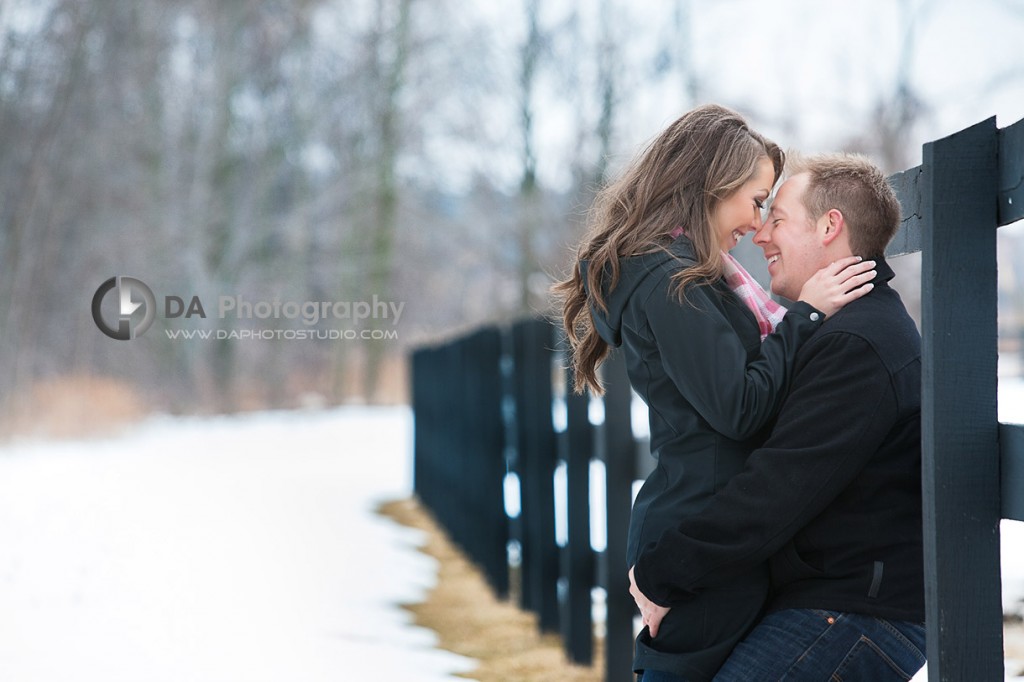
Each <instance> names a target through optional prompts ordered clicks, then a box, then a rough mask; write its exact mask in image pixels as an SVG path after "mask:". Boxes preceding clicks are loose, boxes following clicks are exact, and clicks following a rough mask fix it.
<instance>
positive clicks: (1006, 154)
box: [999, 118, 1024, 226]
mask: <svg viewBox="0 0 1024 682" xmlns="http://www.w3.org/2000/svg"><path fill="white" fill-rule="evenodd" d="M1022 218H1024V118H1022V119H1021V120H1019V121H1017V122H1016V123H1014V124H1013V125H1011V126H1008V127H1006V128H1003V129H1002V130H1000V131H999V225H1000V226H1002V225H1009V224H1010V223H1012V222H1015V221H1017V220H1021V219H1022Z"/></svg>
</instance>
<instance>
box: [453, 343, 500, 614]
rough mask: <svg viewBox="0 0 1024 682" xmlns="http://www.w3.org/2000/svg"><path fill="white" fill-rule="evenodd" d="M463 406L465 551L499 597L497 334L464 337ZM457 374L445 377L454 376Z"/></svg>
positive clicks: (458, 416) (461, 415)
mask: <svg viewBox="0 0 1024 682" xmlns="http://www.w3.org/2000/svg"><path fill="white" fill-rule="evenodd" d="M464 344H465V346H464V351H463V376H462V381H463V397H462V405H463V407H464V411H463V412H462V413H461V414H458V413H457V414H456V415H455V417H456V418H457V419H460V421H461V422H462V423H463V425H464V428H465V429H466V437H465V440H464V447H465V448H466V452H465V453H464V457H465V466H466V469H467V474H468V476H467V478H466V479H465V480H464V481H463V482H462V486H463V487H465V488H468V490H467V495H468V502H469V506H468V507H467V508H465V509H463V510H462V516H463V517H464V518H465V519H466V521H467V522H468V523H469V524H470V526H471V528H470V531H469V539H468V540H467V542H468V543H469V547H467V549H468V550H469V554H470V556H471V557H472V558H473V560H474V561H476V563H477V564H478V565H479V566H480V567H481V568H482V569H483V571H484V574H485V575H486V577H487V580H488V582H489V583H490V585H491V587H492V588H493V589H494V591H495V593H496V594H497V595H498V596H499V597H502V598H504V597H506V596H508V555H507V545H508V518H507V517H506V516H505V505H504V501H503V497H502V485H503V482H504V478H505V457H504V455H505V453H504V447H505V428H504V423H503V421H502V415H501V366H500V363H501V333H500V332H499V331H498V330H497V329H496V328H494V327H487V328H484V329H481V330H479V331H477V332H475V333H473V334H471V335H470V336H469V337H467V338H466V339H465V341H464ZM457 379H458V377H451V378H450V379H449V380H451V381H456V380H457Z"/></svg>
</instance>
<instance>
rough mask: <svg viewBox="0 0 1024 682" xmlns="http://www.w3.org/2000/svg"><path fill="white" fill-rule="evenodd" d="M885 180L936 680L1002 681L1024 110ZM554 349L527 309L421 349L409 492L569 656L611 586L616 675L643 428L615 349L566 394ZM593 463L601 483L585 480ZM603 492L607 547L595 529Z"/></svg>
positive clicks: (1015, 495) (1017, 484)
mask: <svg viewBox="0 0 1024 682" xmlns="http://www.w3.org/2000/svg"><path fill="white" fill-rule="evenodd" d="M890 181H891V182H892V184H893V186H894V187H895V188H896V190H897V194H898V196H899V198H900V203H901V205H902V208H903V216H904V218H903V225H902V227H901V228H900V231H899V233H898V234H897V237H896V239H894V240H893V243H892V244H891V245H890V248H889V252H888V255H889V256H899V255H903V254H908V253H914V252H918V251H920V252H921V253H922V282H921V296H922V319H923V322H922V330H921V332H922V350H923V375H922V444H923V457H924V458H923V472H922V474H923V476H922V478H923V486H924V536H925V575H926V606H927V618H928V671H929V680H930V681H932V682H934V681H937V680H950V681H954V680H956V681H963V680H969V681H971V682H988V681H992V682H996V681H1001V680H1003V675H1004V673H1003V647H1002V605H1001V594H1000V593H1001V587H1000V552H999V522H1000V519H1002V518H1007V519H1017V520H1022V521H1024V426H1020V425H1010V424H1000V423H999V422H998V418H997V410H996V408H997V397H996V388H997V387H996V365H997V330H996V307H997V290H996V228H997V227H1000V226H1003V225H1007V224H1009V223H1011V222H1014V221H1017V220H1020V219H1022V218H1024V120H1022V121H1018V122H1017V123H1015V124H1014V125H1012V126H1010V127H1008V128H1005V129H1002V130H1000V129H998V128H997V127H996V122H995V118H991V119H989V120H987V121H983V122H981V123H979V124H977V125H974V126H972V127H970V128H967V129H965V130H962V131H960V132H958V133H956V134H954V135H951V136H949V137H946V138H943V139H940V140H936V141H934V142H929V143H927V144H925V145H924V153H923V163H922V165H921V166H918V167H916V168H912V169H910V170H907V171H904V172H902V173H898V174H896V175H894V176H892V177H891V178H890ZM560 347H561V344H560V342H559V337H558V332H557V328H556V327H555V326H553V325H552V324H551V323H549V322H547V321H543V320H528V321H523V322H519V323H517V324H514V325H511V326H509V327H506V328H501V329H499V328H495V327H492V328H487V329H482V330H479V331H477V332H475V333H473V334H470V335H468V336H465V337H462V338H460V339H457V340H455V341H452V342H449V343H447V344H445V345H442V346H437V347H430V348H421V349H418V350H416V351H415V352H414V353H413V356H412V385H413V398H412V402H413V410H414V413H415V474H414V475H415V489H416V493H417V495H418V496H419V497H420V499H421V500H422V501H423V503H424V504H425V505H426V506H427V507H429V508H430V509H431V510H432V511H433V513H434V514H435V516H436V517H437V518H438V520H439V521H440V522H441V523H442V524H443V525H444V526H445V527H446V528H447V529H448V531H449V533H450V535H451V536H452V538H453V539H454V540H455V541H456V542H458V543H459V544H460V545H461V546H462V547H463V548H464V550H465V551H466V552H467V553H468V555H469V556H470V557H471V558H472V559H473V560H474V561H476V562H477V563H478V565H479V566H480V567H481V568H482V570H483V571H484V573H485V574H486V575H487V577H488V580H489V581H490V583H491V585H492V586H493V587H494V589H495V590H496V592H497V593H498V594H499V595H507V594H509V591H510V575H511V576H513V577H515V576H518V577H517V578H515V580H514V582H517V583H518V584H517V585H516V586H515V590H514V592H515V593H516V594H518V598H519V600H520V604H521V605H522V607H523V608H525V609H528V610H531V611H533V612H535V613H537V615H538V620H539V624H540V627H541V628H542V629H543V630H545V631H552V632H555V631H558V632H561V634H562V637H563V639H564V642H565V646H566V651H567V653H568V655H569V658H570V659H571V660H573V661H576V662H579V663H585V664H586V663H590V662H591V661H592V658H593V642H594V638H593V630H594V624H593V622H592V619H591V610H592V600H591V590H592V588H593V587H594V586H597V585H599V586H601V587H603V588H604V589H605V592H606V608H607V612H606V616H605V619H604V622H605V624H604V627H605V637H604V642H605V647H604V650H605V659H604V666H603V667H604V670H605V672H606V679H607V680H609V682H615V681H622V682H624V681H625V680H628V679H631V678H630V675H631V670H630V668H631V659H632V641H633V616H634V606H633V602H632V599H631V598H630V596H629V594H628V590H627V588H628V584H627V578H626V570H627V569H628V566H626V559H625V547H626V528H627V524H628V519H629V513H630V508H631V505H632V487H633V482H634V480H635V479H637V478H641V477H643V475H645V473H646V470H647V469H648V467H649V466H650V458H649V456H648V455H647V454H646V443H644V442H641V441H638V440H637V439H635V438H634V436H633V431H632V427H631V399H632V394H631V391H630V389H629V384H628V380H627V379H626V374H625V368H624V365H623V363H622V359H621V357H619V356H618V355H617V354H614V353H613V354H612V356H611V358H610V360H609V361H608V362H607V363H606V364H605V366H604V367H603V372H604V379H605V383H606V385H607V389H608V390H607V394H606V395H605V396H604V397H603V398H602V399H600V400H596V399H591V398H589V397H580V396H575V395H572V393H571V391H567V390H566V386H567V385H569V386H571V378H570V377H567V376H566V372H565V370H564V369H562V368H563V367H564V366H565V364H566V363H565V361H564V357H562V356H561V354H560V353H561V352H560V351H558V350H556V349H558V348H560ZM602 414H603V416H602ZM594 461H596V462H600V463H602V464H603V467H604V472H605V484H604V486H603V488H604V489H603V490H596V491H594V490H591V486H590V480H591V473H592V470H593V464H592V462H594ZM556 472H557V475H556ZM556 479H558V481H559V486H558V489H557V490H556V484H555V481H556ZM517 488H518V491H519V492H518V494H515V491H516V490H517ZM595 492H596V493H598V495H599V497H600V498H603V500H604V501H603V504H602V506H603V510H602V511H603V517H604V519H605V520H606V526H607V537H606V538H605V539H604V543H603V544H604V546H605V548H604V550H603V551H595V550H594V549H593V547H592V543H591V529H590V514H591V511H592V509H591V501H592V494H593V493H595ZM506 498H507V499H508V500H509V501H510V503H511V506H512V507H513V509H512V510H511V511H512V512H513V516H512V517H511V518H510V517H509V516H508V515H507V514H506ZM556 498H557V499H564V500H565V504H564V506H562V505H560V506H559V508H558V509H556V504H555V500H556ZM515 507H518V509H515ZM516 512H517V513H516ZM556 516H557V517H558V519H557V523H556ZM556 526H557V528H558V533H557V535H559V536H560V537H556ZM509 548H511V549H512V551H511V552H509ZM510 554H511V557H512V561H511V564H512V565H513V566H514V567H517V568H518V570H517V571H516V572H514V573H511V574H510V570H509V567H510V561H509V558H510Z"/></svg>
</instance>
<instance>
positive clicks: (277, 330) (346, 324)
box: [92, 275, 405, 342]
mask: <svg viewBox="0 0 1024 682" xmlns="http://www.w3.org/2000/svg"><path fill="white" fill-rule="evenodd" d="M404 310H405V302H404V301H397V302H396V301H390V300H384V299H381V298H380V297H379V296H377V295H376V294H374V295H372V296H370V297H369V298H368V299H366V300H355V301H337V300H294V299H287V298H282V297H280V296H273V297H265V298H260V297H255V296H248V295H244V294H239V293H218V294H216V295H213V296H210V295H199V294H193V293H189V294H183V293H181V292H174V293H165V292H159V295H158V294H157V293H154V290H153V289H152V288H151V287H150V286H149V285H148V284H147V283H146V282H144V281H143V280H142V279H139V278H136V277H129V276H125V275H117V276H114V277H110V278H109V279H107V280H106V281H104V282H103V283H102V284H101V285H99V287H98V288H97V289H96V291H95V293H94V294H93V298H92V317H93V321H94V322H95V323H96V327H97V328H98V329H99V330H100V331H101V332H103V333H104V334H105V335H107V336H108V337H110V338H112V339H116V340H119V341H130V340H133V339H138V338H140V337H142V336H143V335H144V334H148V335H155V334H159V335H161V336H163V337H164V338H166V339H168V340H170V341H182V342H184V341H260V340H263V341H296V342H314V341H378V342H388V341H398V340H399V334H398V323H399V322H400V320H401V318H402V313H403V312H404Z"/></svg>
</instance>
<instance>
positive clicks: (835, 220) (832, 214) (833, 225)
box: [818, 208, 846, 246]
mask: <svg viewBox="0 0 1024 682" xmlns="http://www.w3.org/2000/svg"><path fill="white" fill-rule="evenodd" d="M818 226H819V228H820V230H821V243H822V245H823V246H828V245H829V244H831V243H832V242H834V241H835V240H836V237H838V236H839V235H841V234H842V233H843V232H844V231H845V230H846V219H845V218H844V217H843V213H842V211H840V210H839V209H838V208H830V209H829V210H828V211H827V212H826V213H825V215H823V216H821V218H820V219H819V220H818Z"/></svg>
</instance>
